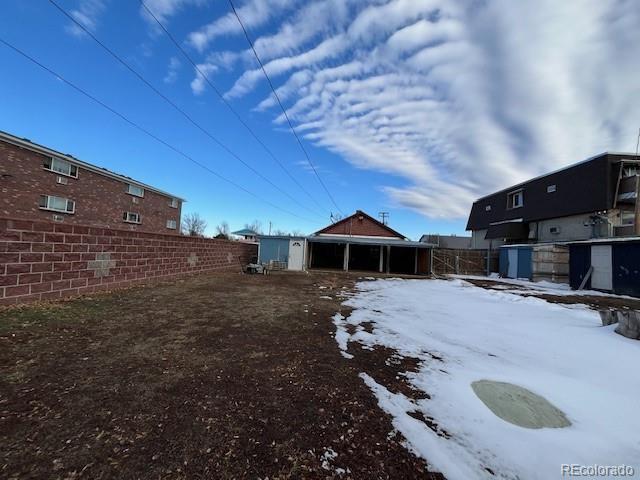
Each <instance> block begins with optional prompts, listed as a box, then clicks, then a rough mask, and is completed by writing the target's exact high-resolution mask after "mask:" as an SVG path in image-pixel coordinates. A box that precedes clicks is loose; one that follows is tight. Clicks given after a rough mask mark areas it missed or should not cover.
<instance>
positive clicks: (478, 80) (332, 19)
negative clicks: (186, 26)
mask: <svg viewBox="0 0 640 480" xmlns="http://www.w3.org/2000/svg"><path fill="white" fill-rule="evenodd" d="M280 1H281V2H285V0H280ZM265 2H267V0H263V1H262V2H260V1H258V0H250V1H249V2H247V3H246V4H245V5H244V6H243V8H244V7H247V8H249V6H251V8H253V9H254V14H255V15H254V17H253V18H252V20H251V21H252V22H253V26H254V27H258V26H260V27H261V35H260V36H258V37H257V39H256V42H255V44H256V47H257V48H259V51H260V52H261V55H262V56H263V57H264V60H265V68H266V69H267V71H268V72H269V74H270V76H271V77H272V80H273V81H274V82H275V83H276V86H277V88H278V90H277V91H278V95H279V96H280V98H281V99H282V100H283V101H284V102H286V104H287V108H288V114H289V116H290V117H291V119H292V120H293V121H294V123H295V125H296V128H297V130H298V131H299V132H301V133H303V134H304V135H305V137H306V139H307V140H308V141H311V142H313V143H315V144H316V145H318V146H321V147H324V148H327V149H329V150H331V151H333V152H335V153H337V154H339V155H341V156H342V157H343V158H345V160H347V161H348V162H350V163H351V164H352V165H354V166H355V167H357V168H361V169H368V170H372V171H376V172H384V173H387V174H389V175H392V176H394V177H395V180H394V182H393V186H391V182H389V184H387V185H384V184H383V185H372V188H379V189H381V191H382V192H384V194H386V195H388V197H389V199H390V200H391V201H392V202H394V203H395V204H397V205H399V206H404V207H406V208H408V209H412V210H416V211H419V212H421V213H422V214H424V215H425V216H428V217H438V218H463V217H465V216H466V214H467V213H468V210H469V207H470V204H471V202H472V201H473V199H474V198H477V197H479V196H481V195H484V194H486V193H490V192H491V191H493V190H495V189H498V188H502V187H506V186H508V185H510V184H512V183H516V182H519V181H521V180H523V179H526V178H528V177H530V176H533V175H536V174H540V173H543V172H545V171H549V170H552V169H555V168H558V167H560V166H562V165H566V164H568V163H572V162H576V161H579V160H581V159H583V158H586V157H588V156H590V155H593V154H595V153H599V152H602V151H604V150H631V149H633V148H635V133H636V132H637V128H638V124H639V122H640V120H638V118H639V117H638V113H637V112H638V111H640V86H639V85H640V83H639V82H638V80H637V79H638V78H640V62H638V60H637V45H640V29H639V28H636V26H637V25H640V8H638V4H637V2H636V1H635V0H576V1H573V2H557V1H556V0H535V1H534V0H528V1H525V0H522V1H518V2H513V1H511V0H486V1H482V2H476V1H473V0H467V1H462V2H461V1H454V0H370V1H367V2H361V1H355V0H345V1H344V2H342V6H343V7H344V8H343V9H340V8H339V6H337V4H336V3H335V2H332V1H331V0H316V1H315V2H306V3H301V4H299V5H298V4H295V5H294V3H295V2H294V1H293V0H291V1H289V2H286V4H287V5H286V8H293V7H294V6H295V7H296V10H294V11H293V12H292V13H290V14H287V15H283V11H285V10H286V8H285V6H284V3H281V5H280V7H281V9H280V10H279V11H277V10H274V11H273V12H265V11H263V10H260V9H259V8H256V5H258V4H259V5H264V3H265ZM333 11H335V13H336V14H335V15H331V13H332V12H333ZM310 12H312V13H313V15H311V13H310ZM225 18H226V17H222V18H220V19H218V20H216V21H215V22H213V23H211V24H209V26H208V27H211V26H212V25H216V27H215V28H214V27H211V28H213V30H211V31H210V32H209V34H208V35H207V36H206V40H205V41H203V42H201V43H199V47H200V48H205V46H207V45H208V44H209V43H208V42H209V41H210V40H211V39H212V38H215V37H216V36H217V35H222V34H237V33H238V31H237V27H235V26H231V24H228V26H227V27H224V25H227V23H225V22H226V20H224V19H225ZM247 18H249V16H248V17H247ZM278 19H280V21H279V22H278ZM314 20H315V22H314ZM208 27H206V28H208ZM206 28H205V29H204V30H202V31H201V32H204V31H205V30H206ZM263 30H265V31H263ZM191 38H192V40H193V36H192V37H191ZM238 40H239V41H240V40H241V39H240V37H239V38H238ZM238 45H242V47H241V48H242V50H240V51H238V52H235V55H236V57H234V59H237V58H242V59H243V61H242V62H238V61H236V60H234V61H233V62H229V64H228V67H227V68H234V69H235V68H238V66H240V65H244V66H245V68H244V69H242V70H239V71H237V79H236V81H235V84H234V85H233V87H232V88H231V89H230V90H229V91H228V92H227V97H228V98H237V97H241V96H243V95H247V94H248V93H250V92H252V91H253V90H254V88H255V87H256V86H257V85H258V83H259V82H262V81H264V78H263V75H262V72H261V71H260V70H258V69H256V68H255V65H252V64H251V63H249V59H248V57H247V51H246V48H245V47H246V45H243V44H242V42H241V41H240V43H238ZM209 55H210V56H211V55H216V53H215V52H213V53H212V52H210V53H209ZM225 55H227V56H229V55H232V53H229V52H226V53H225ZM214 65H217V64H216V63H215V62H214ZM234 71H236V70H234ZM256 109H257V110H261V111H271V112H272V113H273V115H274V122H275V123H276V124H278V123H282V122H283V121H284V118H283V115H282V112H281V111H279V108H278V106H277V105H276V103H275V102H274V98H273V96H272V95H270V96H268V97H266V98H265V99H264V100H263V101H261V102H259V103H258V105H257V106H256ZM399 184H400V186H399Z"/></svg>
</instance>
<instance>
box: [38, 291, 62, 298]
mask: <svg viewBox="0 0 640 480" xmlns="http://www.w3.org/2000/svg"><path fill="white" fill-rule="evenodd" d="M60 297H61V294H60V291H59V290H58V291H55V292H46V293H43V294H42V295H40V300H58V299H59V298H60Z"/></svg>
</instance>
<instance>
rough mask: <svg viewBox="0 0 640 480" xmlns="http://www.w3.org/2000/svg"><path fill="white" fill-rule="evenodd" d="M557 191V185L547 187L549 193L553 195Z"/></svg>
mask: <svg viewBox="0 0 640 480" xmlns="http://www.w3.org/2000/svg"><path fill="white" fill-rule="evenodd" d="M555 191H556V186H555V185H549V186H548V187H547V193H553V192H555Z"/></svg>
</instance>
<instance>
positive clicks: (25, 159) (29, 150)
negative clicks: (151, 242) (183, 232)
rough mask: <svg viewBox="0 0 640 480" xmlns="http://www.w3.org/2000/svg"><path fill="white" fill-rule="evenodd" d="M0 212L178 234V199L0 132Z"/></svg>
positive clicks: (91, 224) (135, 181)
mask: <svg viewBox="0 0 640 480" xmlns="http://www.w3.org/2000/svg"><path fill="white" fill-rule="evenodd" d="M0 193H1V195H0V215H1V216H4V217H10V218H21V219H29V220H47V221H54V222H64V223H71V224H81V225H89V226H97V227H105V228H115V229H132V230H142V231H146V232H156V233H178V232H179V231H180V215H181V210H182V202H183V201H184V200H183V199H182V198H180V197H177V196H175V195H172V194H170V193H167V192H164V191H162V190H160V189H157V188H155V187H152V186H149V185H146V184H144V183H142V182H139V181H137V180H134V179H132V178H129V177H126V176H123V175H119V174H117V173H113V172H110V171H109V170H106V169H104V168H100V167H98V166H95V165H91V164H90V163H87V162H84V161H82V160H78V159H77V158H75V157H73V156H71V155H67V154H63V153H60V152H58V151H55V150H52V149H50V148H47V147H44V146H42V145H38V144H36V143H33V142H31V141H30V140H27V139H24V138H18V137H16V136H14V135H11V134H8V133H5V132H0Z"/></svg>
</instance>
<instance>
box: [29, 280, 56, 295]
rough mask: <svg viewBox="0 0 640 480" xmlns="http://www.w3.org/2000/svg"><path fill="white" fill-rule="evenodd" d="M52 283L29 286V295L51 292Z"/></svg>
mask: <svg viewBox="0 0 640 480" xmlns="http://www.w3.org/2000/svg"><path fill="white" fill-rule="evenodd" d="M51 285H52V282H44V283H34V284H33V285H31V293H42V292H49V291H51Z"/></svg>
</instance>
